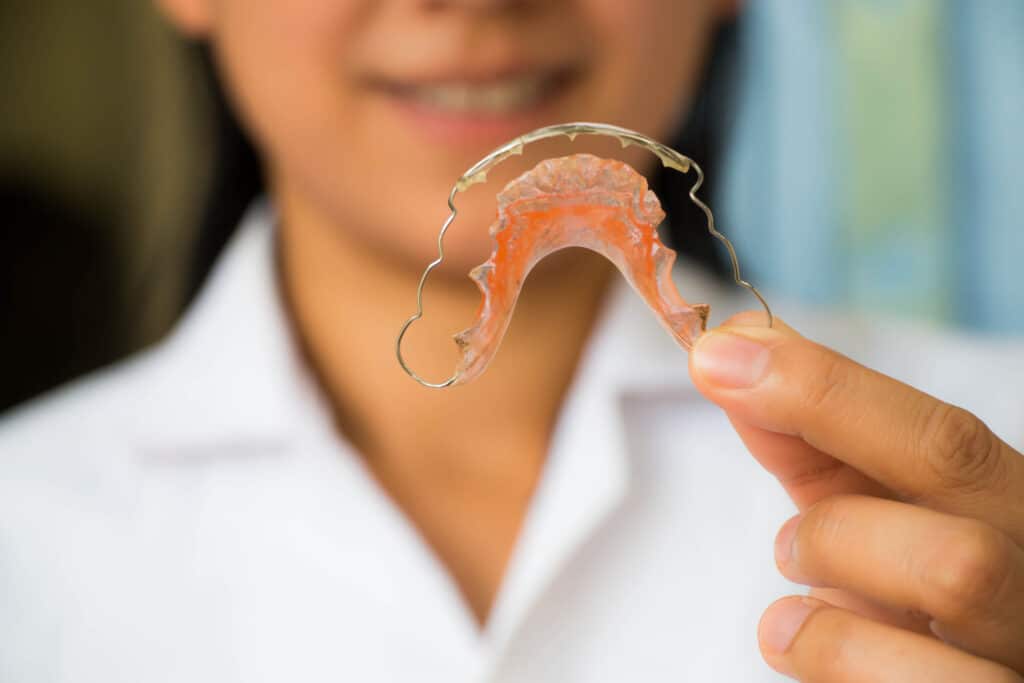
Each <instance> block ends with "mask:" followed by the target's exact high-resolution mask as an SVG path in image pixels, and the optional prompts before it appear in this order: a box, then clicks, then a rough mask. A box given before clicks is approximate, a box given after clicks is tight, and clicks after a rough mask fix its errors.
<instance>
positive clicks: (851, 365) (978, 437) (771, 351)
mask: <svg viewBox="0 0 1024 683" xmlns="http://www.w3.org/2000/svg"><path fill="white" fill-rule="evenodd" d="M690 368H691V374H692V375H693V377H694V382H695V383H696V385H697V387H698V388H699V389H700V390H701V391H702V393H704V395H705V396H707V397H708V398H709V399H710V400H712V401H714V402H715V403H717V404H719V405H720V406H722V407H723V408H724V409H725V410H726V412H728V413H729V415H730V417H731V418H733V420H734V421H739V422H742V423H746V424H748V425H751V426H753V427H757V428H760V429H764V430H768V431H770V432H774V433H779V434H788V435H793V436H797V437H799V438H800V439H801V440H802V441H804V442H806V443H807V444H808V445H810V446H811V447H812V448H814V449H817V450H819V451H821V452H823V453H827V454H829V455H831V456H832V457H834V458H836V459H837V460H839V461H842V462H844V463H846V464H847V465H849V466H851V467H853V468H854V469H856V470H858V471H860V472H862V473H863V474H864V475H866V476H867V477H870V478H871V479H873V480H875V481H877V482H879V483H880V484H882V485H883V486H885V487H886V488H887V489H889V490H891V491H892V492H894V493H895V494H896V495H898V496H900V497H902V498H903V499H906V500H911V501H915V502H920V503H922V504H925V505H929V506H931V507H935V508H937V509H943V510H945V511H948V512H952V513H954V514H963V515H967V516H971V517H975V518H977V519H981V520H983V521H986V522H988V523H990V524H992V525H993V526H996V527H998V528H1000V529H1003V530H1004V531H1006V532H1007V533H1008V534H1010V535H1011V536H1012V537H1013V538H1015V539H1017V540H1018V541H1019V540H1021V539H1024V496H1021V494H1020V492H1021V491H1022V490H1024V457H1022V456H1021V454H1019V453H1017V452H1016V451H1014V450H1013V449H1012V448H1010V447H1009V446H1008V445H1007V444H1005V443H1004V442H1003V441H1002V440H1000V439H999V438H998V437H996V436H995V435H994V434H993V433H992V432H991V430H989V429H988V427H987V426H986V425H985V424H984V422H982V421H981V420H980V419H978V418H977V417H975V416H974V415H972V414H971V413H969V412H967V411H966V410H963V409H961V408H957V407H955V406H952V405H950V404H948V403H945V402H943V401H940V400H939V399H937V398H935V397H933V396H929V395H928V394H926V393H924V392H921V391H918V390H917V389H914V388H913V387H911V386H908V385H907V384H904V383H902V382H899V381H897V380H895V379H893V378H891V377H888V376H886V375H883V374H881V373H879V372H876V371H874V370H871V369H869V368H866V367H864V366H863V365H860V364H858V363H856V362H854V361H852V360H850V359H849V358H847V357H845V356H843V355H841V354H839V353H837V352H835V351H832V350H831V349H828V348H826V347H824V346H821V345H820V344H816V343H814V342H812V341H810V340H808V339H805V338H803V337H801V336H800V335H798V334H796V333H795V332H794V331H792V330H791V329H789V328H787V327H785V326H784V325H776V327H774V328H767V327H763V326H758V327H742V326H732V327H725V328H718V329H716V330H713V331H711V332H708V333H706V334H705V335H703V336H702V337H701V338H700V339H699V340H698V342H697V344H696V345H695V347H694V349H693V353H692V354H691V357H690Z"/></svg>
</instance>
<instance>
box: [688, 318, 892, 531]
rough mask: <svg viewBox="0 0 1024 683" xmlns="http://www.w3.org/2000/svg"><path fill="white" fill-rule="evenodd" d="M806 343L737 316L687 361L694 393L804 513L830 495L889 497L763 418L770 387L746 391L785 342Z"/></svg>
mask: <svg viewBox="0 0 1024 683" xmlns="http://www.w3.org/2000/svg"><path fill="white" fill-rule="evenodd" d="M794 342H796V343H810V342H807V341H806V340H805V339H804V338H803V337H801V336H800V334H798V333H797V332H796V331H795V330H794V329H793V328H791V327H789V326H788V325H786V324H785V323H784V322H783V321H781V320H779V319H778V318H776V319H775V321H774V323H773V326H772V327H770V328H769V327H767V326H766V325H765V324H764V316H763V315H756V317H755V316H754V315H752V314H749V313H741V314H740V315H738V316H735V317H734V318H732V319H730V320H729V321H726V323H725V324H723V325H722V326H720V327H718V328H715V329H714V330H710V331H708V332H706V333H705V334H703V335H701V337H700V338H699V339H698V340H697V342H696V344H695V345H694V347H693V349H692V351H691V353H690V359H689V363H690V365H689V367H690V375H691V377H692V378H693V382H694V384H695V385H696V387H697V389H698V390H699V391H700V392H701V393H702V394H703V395H704V396H705V397H706V398H707V399H708V400H710V401H712V402H713V403H716V404H718V405H719V406H720V407H721V408H722V409H723V410H725V412H726V414H727V416H728V417H729V420H730V422H731V423H732V425H733V427H734V428H735V429H736V432H737V434H738V435H739V436H740V438H741V439H742V441H743V443H744V445H745V446H746V447H747V449H748V450H749V451H750V452H751V454H752V455H753V456H754V458H755V459H756V460H757V461H758V462H759V463H760V464H761V466H762V467H764V468H765V469H766V470H768V471H769V472H770V473H771V474H772V475H774V476H775V477H776V478H777V479H778V480H779V482H780V483H781V484H782V486H783V487H784V488H785V489H786V492H787V493H788V494H789V496H790V498H792V500H793V502H794V503H795V504H796V505H797V507H798V508H799V509H800V510H801V511H802V510H804V509H806V508H807V507H809V506H811V505H813V504H814V503H816V502H817V501H819V500H821V499H822V498H825V497H827V496H830V495H835V494H840V493H852V494H862V495H873V496H881V497H891V494H890V492H889V491H888V490H887V489H886V488H885V487H884V486H882V485H881V484H879V483H878V482H876V481H874V480H873V479H871V478H869V477H867V476H866V475H864V474H863V473H861V472H860V471H859V470H856V469H854V468H853V467H851V466H849V465H847V464H846V463H844V462H842V461H840V460H838V459H836V458H834V457H832V456H831V455H830V454H828V453H825V452H823V451H821V450H819V449H817V448H815V447H814V446H812V445H811V444H809V443H807V442H806V441H804V439H803V438H802V437H801V435H800V434H799V433H794V432H793V431H791V430H787V429H786V428H785V427H783V426H782V425H779V424H773V423H772V421H771V420H770V419H766V417H765V414H764V413H765V411H763V410H758V405H757V404H759V403H764V402H771V401H772V395H771V394H772V390H773V388H772V385H771V383H765V385H764V386H760V387H758V390H757V391H753V390H746V389H745V387H752V386H754V385H756V384H758V383H759V378H760V377H761V376H762V375H764V374H766V373H768V372H769V371H770V367H769V366H770V364H771V360H772V352H773V350H774V349H777V348H779V347H780V346H783V345H785V344H787V343H794Z"/></svg>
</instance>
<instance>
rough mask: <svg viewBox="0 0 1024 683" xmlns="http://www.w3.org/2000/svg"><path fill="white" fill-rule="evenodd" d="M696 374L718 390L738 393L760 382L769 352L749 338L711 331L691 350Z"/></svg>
mask: <svg viewBox="0 0 1024 683" xmlns="http://www.w3.org/2000/svg"><path fill="white" fill-rule="evenodd" d="M693 354H694V357H693V360H694V364H695V367H696V370H697V372H699V373H700V374H701V376H702V377H704V379H706V380H707V381H709V382H712V383H714V384H717V385H719V386H723V387H727V388H731V389H742V388H745V387H750V386H753V385H755V384H757V382H759V381H760V380H761V378H762V377H763V376H764V374H765V372H766V371H767V369H768V360H769V358H770V356H771V351H770V349H769V348H768V347H767V346H765V345H763V344H762V343H760V342H758V341H756V340H754V339H751V338H749V337H745V336H741V335H738V334H733V333H731V332H725V331H723V330H715V331H711V332H707V333H705V334H703V335H702V336H701V337H700V339H698V340H697V344H696V346H694V349H693Z"/></svg>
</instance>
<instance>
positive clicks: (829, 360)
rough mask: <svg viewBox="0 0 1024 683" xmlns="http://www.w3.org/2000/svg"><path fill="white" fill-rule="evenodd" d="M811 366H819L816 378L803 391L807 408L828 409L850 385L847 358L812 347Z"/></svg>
mask: <svg viewBox="0 0 1024 683" xmlns="http://www.w3.org/2000/svg"><path fill="white" fill-rule="evenodd" d="M810 353H811V354H812V357H811V358H810V362H809V363H808V365H809V367H812V368H817V370H818V371H817V372H816V373H815V375H814V379H813V380H812V381H811V382H810V384H809V385H808V386H807V387H805V390H804V391H803V396H804V401H805V406H804V407H805V408H810V409H814V410H828V409H829V408H830V407H831V406H834V405H836V401H837V399H839V398H840V396H841V395H842V394H843V393H844V392H845V390H846V389H847V388H848V387H849V383H850V373H849V371H848V368H847V366H846V364H845V362H844V361H845V359H844V358H843V357H842V356H840V355H839V354H837V353H834V352H832V351H829V350H828V349H824V348H820V347H812V350H811V352H810Z"/></svg>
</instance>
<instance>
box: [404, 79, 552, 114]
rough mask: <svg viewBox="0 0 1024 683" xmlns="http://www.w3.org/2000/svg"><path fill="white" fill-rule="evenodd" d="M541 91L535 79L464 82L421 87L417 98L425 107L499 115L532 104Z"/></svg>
mask: <svg viewBox="0 0 1024 683" xmlns="http://www.w3.org/2000/svg"><path fill="white" fill-rule="evenodd" d="M540 92H541V84H540V80H539V79H537V78H520V79H515V80H508V81H503V82H501V83H497V84H492V85H471V84H466V83H458V84H455V83H453V84H446V85H435V86H427V87H423V88H420V89H419V90H418V91H417V92H416V96H417V97H418V98H419V99H421V100H422V101H424V102H425V103H427V104H430V105H432V106H436V107H439V108H444V109H452V110H459V111H488V112H498V111H506V110H510V109H514V108H517V107H522V106H525V105H527V104H530V103H532V102H533V101H535V100H536V99H537V97H538V95H539V94H540Z"/></svg>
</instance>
